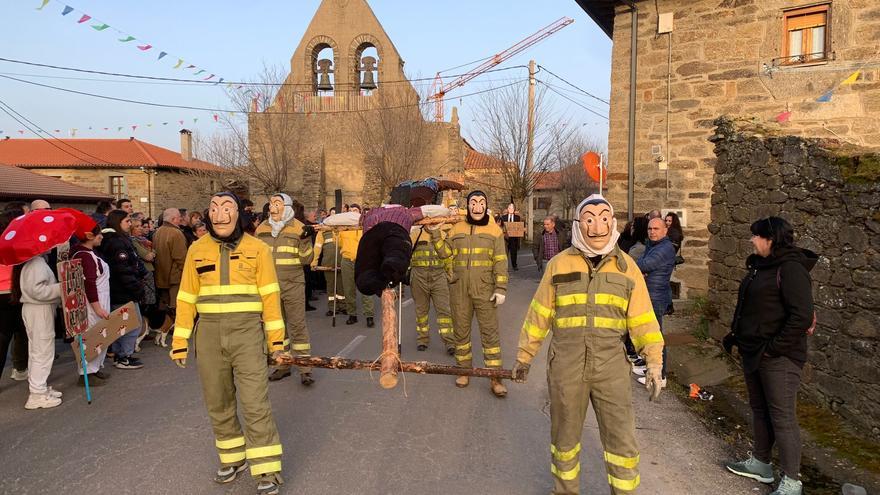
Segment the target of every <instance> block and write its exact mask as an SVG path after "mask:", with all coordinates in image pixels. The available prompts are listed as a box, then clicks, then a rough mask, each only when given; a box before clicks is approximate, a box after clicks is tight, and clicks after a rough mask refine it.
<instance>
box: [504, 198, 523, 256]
mask: <svg viewBox="0 0 880 495" xmlns="http://www.w3.org/2000/svg"><path fill="white" fill-rule="evenodd" d="M515 212H516V206H514V204H513V203H510V204H509V205H507V211H506V212H504V214H502V215H501V216H500V217H499V223H500V224H501V230H502V231H504V245H505V247H506V248H507V257H508V258H510V266H512V267H513V271H517V270H519V268H517V266H516V256H517V254H518V253H519V239H520V238H519V237H511V236H510V235H508V233H507V224H508V223H510V222H522V217H520V216H519V215H517V214H516V213H515Z"/></svg>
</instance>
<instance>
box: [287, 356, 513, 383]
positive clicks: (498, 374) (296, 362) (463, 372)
mask: <svg viewBox="0 0 880 495" xmlns="http://www.w3.org/2000/svg"><path fill="white" fill-rule="evenodd" d="M277 363H278V364H283V365H285V366H300V367H305V368H326V369H334V370H374V371H380V370H381V367H382V365H381V364H380V363H379V362H375V361H361V360H358V359H348V358H343V357H321V356H309V357H303V356H292V355H290V354H282V355H281V356H280V357H279V358H278V360H277ZM396 364H397V365H398V366H399V370H400V371H403V372H405V373H418V374H420V375H455V376H475V377H480V378H499V379H505V380H512V379H513V372H512V371H511V370H505V369H497V368H461V367H459V366H449V365H445V364H434V363H429V362H427V361H402V362H397V363H396Z"/></svg>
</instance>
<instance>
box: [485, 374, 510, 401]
mask: <svg viewBox="0 0 880 495" xmlns="http://www.w3.org/2000/svg"><path fill="white" fill-rule="evenodd" d="M489 386H490V387H491V388H492V393H493V394H495V397H499V398H500V397H507V387H505V386H504V384H503V383H501V380H499V379H498V378H490V379H489Z"/></svg>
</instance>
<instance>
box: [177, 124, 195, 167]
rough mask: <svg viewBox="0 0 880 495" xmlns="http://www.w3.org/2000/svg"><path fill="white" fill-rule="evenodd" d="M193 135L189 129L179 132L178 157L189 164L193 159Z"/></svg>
mask: <svg viewBox="0 0 880 495" xmlns="http://www.w3.org/2000/svg"><path fill="white" fill-rule="evenodd" d="M192 148H193V133H192V131H190V130H189V129H181V130H180V157H181V158H183V161H185V162H191V161H192V159H193V153H192Z"/></svg>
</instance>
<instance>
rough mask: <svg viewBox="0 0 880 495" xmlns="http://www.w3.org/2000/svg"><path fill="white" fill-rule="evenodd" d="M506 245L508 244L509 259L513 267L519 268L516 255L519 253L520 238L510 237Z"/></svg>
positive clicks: (506, 240) (505, 241)
mask: <svg viewBox="0 0 880 495" xmlns="http://www.w3.org/2000/svg"><path fill="white" fill-rule="evenodd" d="M504 243H505V244H507V257H508V258H510V264H511V266H513V268H517V266H516V254H517V253H518V252H519V237H508V238H507V239H505V240H504Z"/></svg>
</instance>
